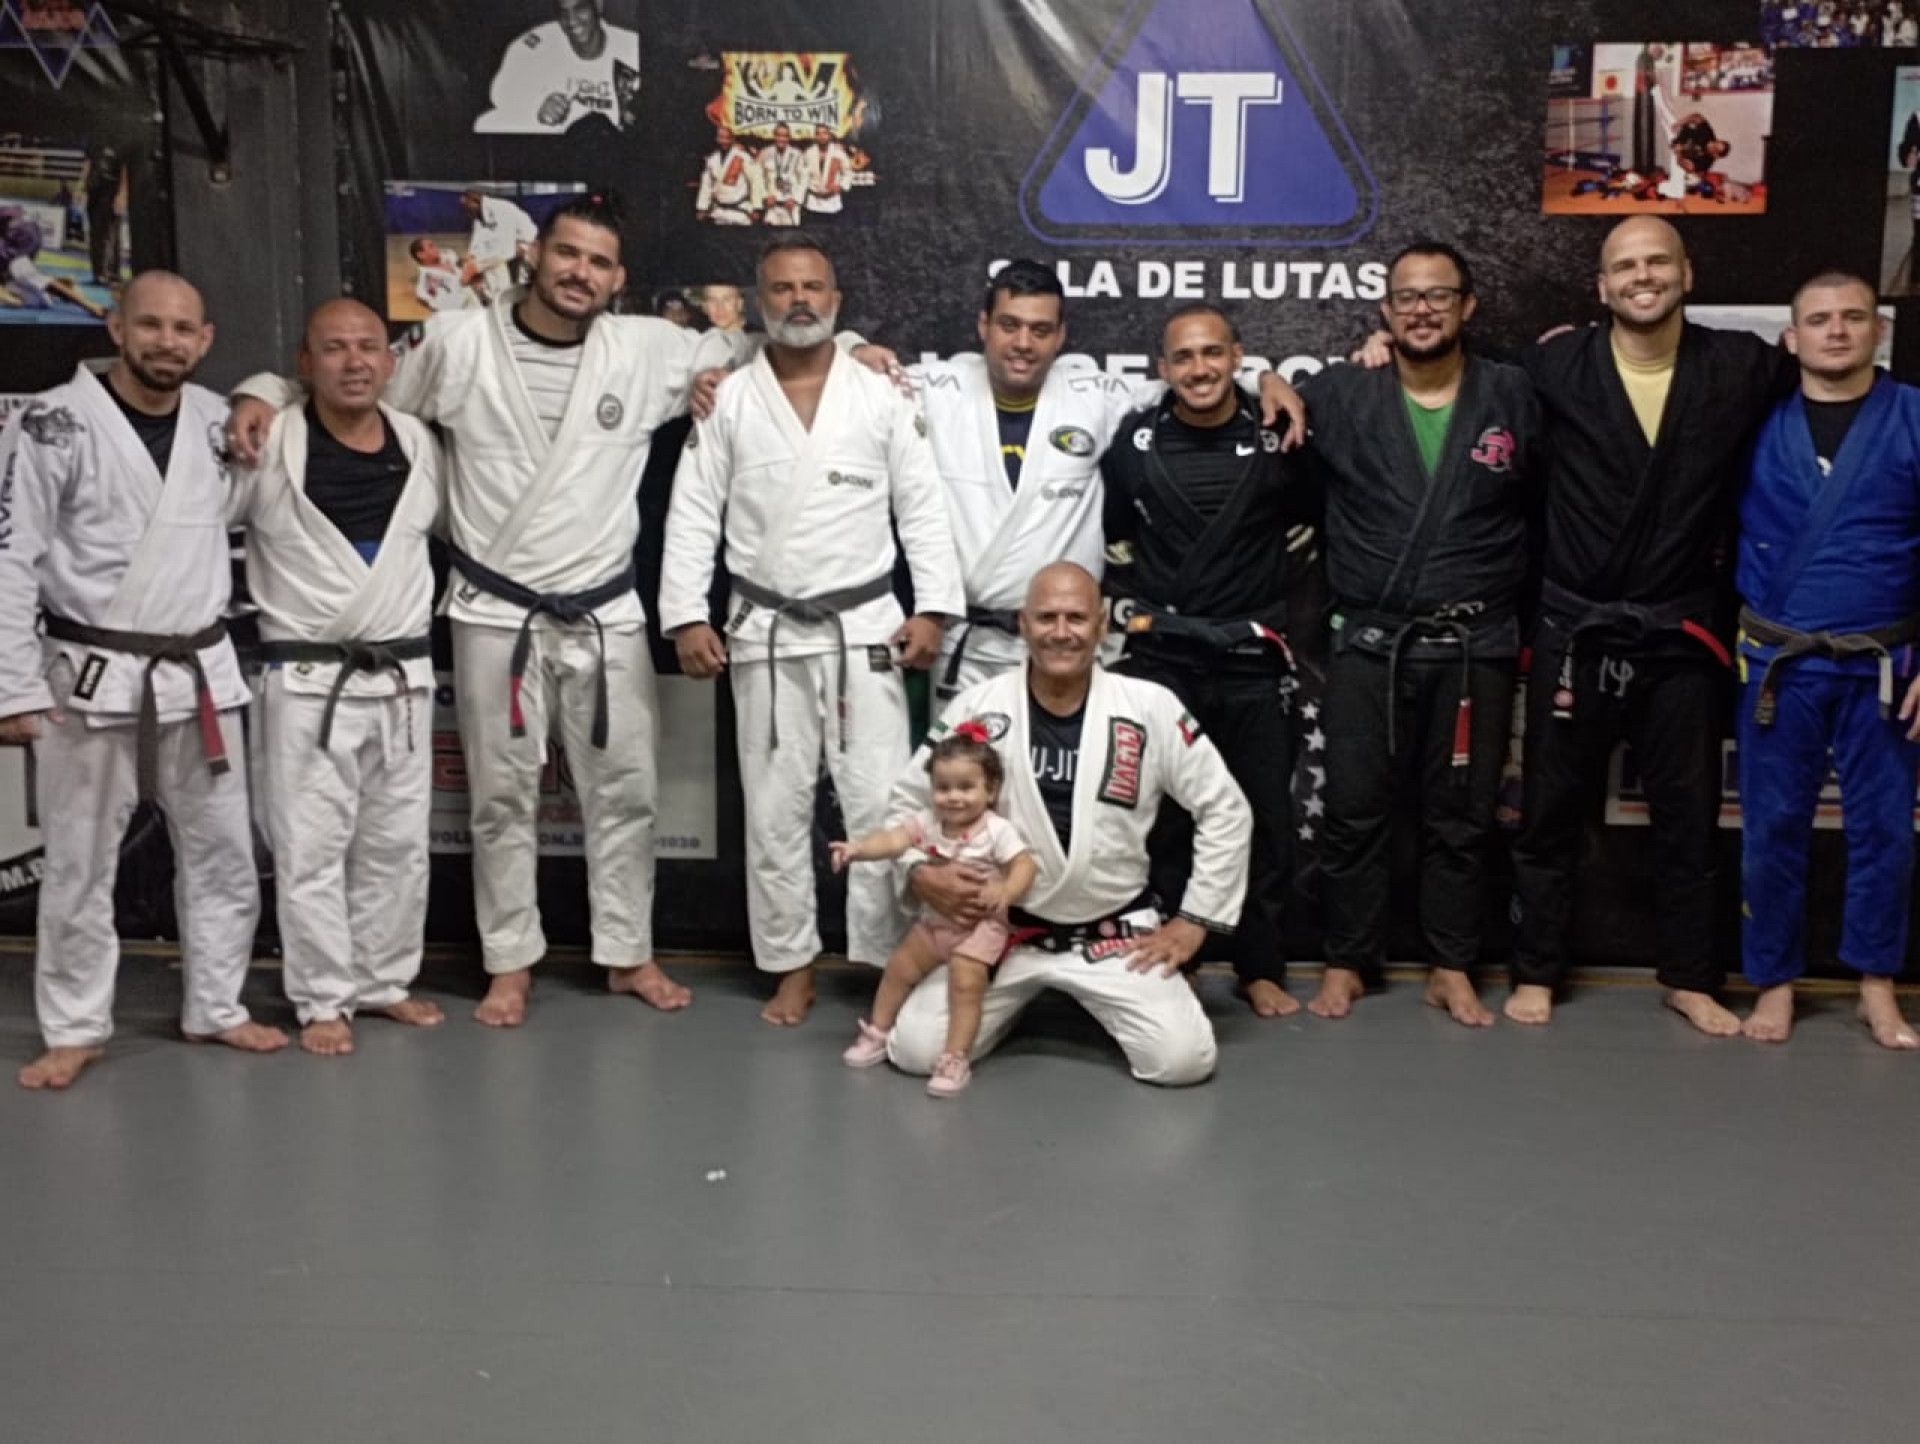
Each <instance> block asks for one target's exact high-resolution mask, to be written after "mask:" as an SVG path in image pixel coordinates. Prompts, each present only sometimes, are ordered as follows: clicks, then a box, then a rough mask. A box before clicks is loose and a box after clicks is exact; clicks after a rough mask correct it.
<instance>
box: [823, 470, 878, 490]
mask: <svg viewBox="0 0 1920 1444" xmlns="http://www.w3.org/2000/svg"><path fill="white" fill-rule="evenodd" d="M827 485H828V486H851V487H856V488H858V489H859V490H861V491H873V490H875V489H876V488H877V487H878V486H879V485H880V483H879V482H877V481H875V480H874V479H873V478H872V477H870V476H862V475H860V474H859V473H858V472H855V471H830V472H828V473H827Z"/></svg>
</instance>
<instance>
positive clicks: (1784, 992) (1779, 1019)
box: [1740, 983, 1793, 1043]
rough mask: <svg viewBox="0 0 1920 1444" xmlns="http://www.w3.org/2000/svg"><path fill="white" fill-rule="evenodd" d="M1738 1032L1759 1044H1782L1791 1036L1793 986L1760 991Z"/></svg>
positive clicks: (1786, 985)
mask: <svg viewBox="0 0 1920 1444" xmlns="http://www.w3.org/2000/svg"><path fill="white" fill-rule="evenodd" d="M1740 1031H1741V1032H1742V1033H1745V1034H1746V1035H1747V1036H1748V1037H1749V1038H1752V1039H1753V1040H1754V1041H1756V1042H1760V1043H1784V1042H1786V1041H1787V1039H1789V1038H1791V1037H1792V1036H1793V984H1792V983H1776V984H1775V985H1774V986H1773V987H1771V988H1762V989H1761V990H1760V999H1759V1001H1758V1002H1756V1003H1755V1004H1754V1005H1753V1011H1752V1012H1751V1013H1749V1014H1747V1021H1746V1022H1744V1023H1742V1024H1741V1025H1740Z"/></svg>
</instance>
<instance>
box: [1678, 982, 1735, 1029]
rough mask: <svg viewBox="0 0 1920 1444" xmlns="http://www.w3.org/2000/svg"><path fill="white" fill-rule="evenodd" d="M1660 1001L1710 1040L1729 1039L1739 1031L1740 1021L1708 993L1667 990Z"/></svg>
mask: <svg viewBox="0 0 1920 1444" xmlns="http://www.w3.org/2000/svg"><path fill="white" fill-rule="evenodd" d="M1660 1001H1661V1002H1663V1003H1665V1004H1666V1005H1667V1006H1668V1007H1669V1008H1671V1009H1673V1011H1674V1012H1676V1013H1678V1014H1679V1015H1680V1016H1681V1017H1683V1018H1685V1019H1686V1020H1687V1021H1688V1022H1689V1023H1691V1024H1693V1026H1694V1027H1696V1028H1698V1029H1699V1030H1700V1031H1701V1032H1702V1033H1705V1034H1706V1035H1707V1036H1708V1037H1710V1038H1731V1037H1732V1036H1733V1035H1734V1034H1735V1033H1738V1032H1739V1031H1740V1020H1739V1019H1738V1018H1736V1017H1735V1016H1734V1015H1733V1013H1732V1012H1731V1011H1730V1010H1729V1009H1726V1008H1723V1007H1721V1006H1720V1004H1719V1002H1718V1001H1717V1000H1716V999H1715V998H1714V997H1713V996H1712V994H1710V993H1702V992H1697V991H1695V990H1694V989H1692V988H1668V989H1666V990H1665V992H1663V993H1662V994H1661V997H1660Z"/></svg>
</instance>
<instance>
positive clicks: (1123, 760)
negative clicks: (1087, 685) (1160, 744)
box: [1098, 717, 1147, 807]
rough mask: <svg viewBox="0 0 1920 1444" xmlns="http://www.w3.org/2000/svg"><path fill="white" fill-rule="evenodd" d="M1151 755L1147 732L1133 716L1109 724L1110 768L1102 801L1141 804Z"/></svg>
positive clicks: (1104, 775) (1103, 782)
mask: <svg viewBox="0 0 1920 1444" xmlns="http://www.w3.org/2000/svg"><path fill="white" fill-rule="evenodd" d="M1146 756H1147V729H1146V728H1144V727H1142V726H1141V725H1140V724H1139V723H1138V722H1135V721H1134V720H1133V719H1132V718H1130V717H1112V718H1109V719H1108V721H1107V768H1106V771H1105V772H1103V773H1102V774H1101V776H1100V791H1099V793H1098V796H1099V799H1100V801H1102V802H1111V803H1113V804H1114V805H1115V806H1116V807H1138V806H1139V805H1140V770H1141V767H1142V766H1143V765H1144V763H1145V761H1146Z"/></svg>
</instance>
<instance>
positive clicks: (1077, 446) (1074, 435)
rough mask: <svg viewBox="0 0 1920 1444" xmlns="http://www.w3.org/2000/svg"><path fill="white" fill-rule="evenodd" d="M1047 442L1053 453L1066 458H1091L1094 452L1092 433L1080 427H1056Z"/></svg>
mask: <svg viewBox="0 0 1920 1444" xmlns="http://www.w3.org/2000/svg"><path fill="white" fill-rule="evenodd" d="M1047 440H1048V441H1049V442H1050V443H1051V444H1052V446H1053V449H1054V450H1055V451H1064V452H1065V453H1066V454H1067V455H1068V456H1092V455H1093V452H1094V441H1093V433H1092V432H1091V431H1088V430H1087V429H1086V428H1085V427H1082V426H1056V427H1054V429H1053V434H1052V435H1050V436H1049V437H1047Z"/></svg>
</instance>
